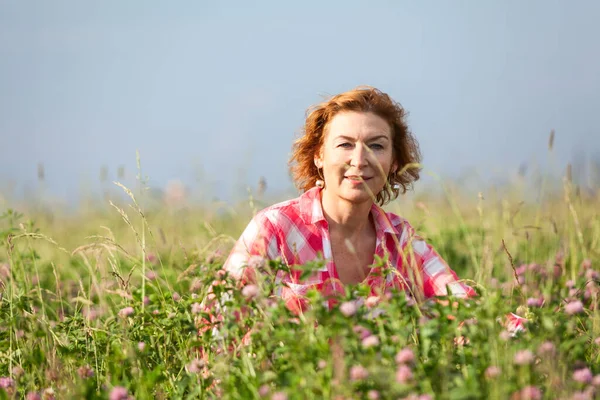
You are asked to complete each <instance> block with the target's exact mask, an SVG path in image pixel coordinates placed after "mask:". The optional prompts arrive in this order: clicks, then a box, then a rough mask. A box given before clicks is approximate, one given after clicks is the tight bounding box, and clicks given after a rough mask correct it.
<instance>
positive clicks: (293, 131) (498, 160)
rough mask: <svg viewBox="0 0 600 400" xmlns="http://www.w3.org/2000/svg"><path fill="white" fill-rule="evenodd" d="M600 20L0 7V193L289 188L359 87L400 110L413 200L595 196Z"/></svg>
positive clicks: (450, 10)
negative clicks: (411, 155) (294, 148)
mask: <svg viewBox="0 0 600 400" xmlns="http://www.w3.org/2000/svg"><path fill="white" fill-rule="evenodd" d="M599 20H600V3H599V2H597V1H592V0H589V1H584V0H581V1H577V2H566V1H548V0H544V1H534V0H531V1H527V2H523V1H502V2H500V1H496V2H492V1H488V2H474V1H452V2H443V1H374V2H369V3H367V2H364V1H346V0H344V1H331V2H320V1H319V2H317V1H302V2H275V1H263V2H254V3H253V4H250V3H248V2H239V1H238V2H227V3H219V2H199V1H177V2H148V1H141V0H140V1H127V2H123V1H111V0H105V1H102V2H80V1H52V2H47V1H29V2H21V1H8V0H5V1H0V139H1V140H0V200H4V202H8V203H9V204H11V203H19V202H21V201H30V200H32V199H40V198H44V199H47V201H52V202H54V203H56V204H62V205H65V206H74V205H75V206H76V205H78V204H80V203H81V202H82V201H83V200H84V199H88V200H89V199H100V201H102V199H103V198H105V197H106V196H107V195H109V196H110V195H112V194H111V193H113V192H114V193H121V194H122V190H121V189H119V188H117V187H116V186H115V185H114V184H113V183H112V181H115V180H117V181H121V182H123V183H124V184H125V185H128V186H132V185H135V184H136V182H137V181H139V180H138V179H137V178H136V177H138V176H141V178H143V179H144V180H146V179H147V180H146V184H147V185H148V186H149V187H151V188H152V190H151V195H152V196H155V197H156V198H161V199H164V200H165V201H171V202H177V201H180V200H181V199H194V200H211V201H212V200H215V199H218V200H221V201H224V202H235V201H236V200H238V199H242V198H244V197H247V196H248V193H249V190H250V192H253V193H255V194H256V193H258V194H261V193H262V194H265V193H266V194H270V195H271V196H273V197H281V198H282V197H286V196H290V195H294V194H296V193H297V191H296V190H295V189H294V188H293V185H292V182H291V180H290V178H289V174H288V168H287V160H288V157H289V153H290V148H291V144H292V141H293V139H294V137H295V136H296V135H297V134H298V132H299V130H300V128H301V126H302V123H303V120H304V116H305V110H306V109H307V108H308V107H309V106H310V105H312V104H314V103H316V102H319V101H321V100H322V99H323V96H327V95H332V94H336V93H339V92H341V91H345V90H348V89H351V88H353V87H355V86H357V85H361V84H368V85H373V86H376V87H378V88H379V89H381V90H383V91H384V92H387V93H389V94H390V95H391V96H392V97H393V98H395V99H396V100H397V101H399V102H400V103H401V104H402V105H403V106H404V107H405V108H406V109H407V110H408V112H409V113H410V115H409V125H410V127H411V128H412V130H413V132H414V134H415V135H416V136H417V138H418V140H419V142H420V145H421V150H422V153H423V156H424V158H423V161H424V166H425V169H426V173H424V177H423V180H422V182H420V183H419V184H418V185H417V190H419V189H420V188H421V190H423V188H427V187H434V188H435V185H436V181H435V180H434V179H431V175H438V176H441V177H444V178H449V179H454V180H456V181H458V182H464V187H465V188H468V187H469V188H473V189H474V190H480V187H481V186H482V185H489V184H490V183H494V184H496V183H497V184H499V185H502V184H503V182H508V181H511V180H513V179H515V177H517V178H519V177H520V179H530V178H531V179H532V181H535V180H536V179H537V180H538V181H539V178H540V177H541V176H542V175H555V176H561V175H563V174H564V173H565V168H566V166H567V164H568V163H571V165H572V167H571V169H570V171H571V172H570V173H571V175H572V176H573V179H574V180H576V181H577V182H578V183H579V184H580V185H582V187H584V188H588V189H591V190H593V189H594V188H597V187H599V186H600V173H598V171H600V128H599V126H600V113H599V110H600V74H599V73H598V71H600V47H599V46H598V38H600V24H598V21H599ZM552 130H554V132H555V136H554V140H553V143H552V146H550V143H549V141H550V133H551V131H552ZM549 147H552V149H551V150H550V149H549ZM136 151H139V155H140V160H141V168H142V169H141V175H140V174H139V171H138V167H137V164H136ZM532 192H533V191H532Z"/></svg>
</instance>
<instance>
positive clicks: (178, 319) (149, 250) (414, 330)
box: [0, 182, 600, 399]
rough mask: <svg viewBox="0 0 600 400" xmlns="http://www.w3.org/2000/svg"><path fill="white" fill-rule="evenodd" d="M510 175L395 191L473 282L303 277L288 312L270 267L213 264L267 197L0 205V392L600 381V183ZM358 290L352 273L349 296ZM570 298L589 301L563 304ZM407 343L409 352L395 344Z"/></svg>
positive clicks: (304, 393) (400, 394)
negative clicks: (376, 295)
mask: <svg viewBox="0 0 600 400" xmlns="http://www.w3.org/2000/svg"><path fill="white" fill-rule="evenodd" d="M520 190H521V189H519V188H517V187H512V188H508V190H506V191H504V192H503V193H502V194H497V193H496V194H495V193H494V192H493V191H491V190H490V192H489V193H485V194H483V195H482V196H469V195H467V194H464V193H462V194H461V193H460V192H455V191H452V190H448V191H447V196H445V197H439V196H434V195H426V194H423V195H420V196H419V198H418V199H417V198H410V199H408V200H406V201H404V200H403V199H400V200H398V201H396V202H394V203H393V204H391V205H390V206H389V207H388V209H389V210H390V211H394V212H397V213H399V214H401V215H403V216H405V217H406V218H407V219H408V220H409V221H410V222H411V224H412V225H413V226H414V227H415V228H416V229H417V231H419V232H420V233H422V234H423V235H424V236H425V237H426V238H427V240H428V241H429V242H431V243H432V244H433V245H434V246H435V248H436V250H438V252H439V253H440V254H441V255H442V256H443V257H444V258H445V259H446V261H448V263H449V264H450V265H451V267H452V268H453V269H454V270H455V271H457V273H458V274H459V276H460V277H461V278H465V279H470V280H472V282H470V284H471V285H473V286H474V287H475V288H476V290H477V291H478V292H479V293H480V296H479V297H478V298H476V299H472V300H467V301H463V300H460V301H457V302H455V303H454V302H452V301H451V302H450V303H448V304H447V305H443V304H446V303H441V302H436V301H428V302H425V303H422V304H413V303H412V302H407V300H406V299H405V296H404V294H402V293H398V294H396V295H395V296H393V297H392V298H390V299H387V298H383V299H380V301H379V303H378V304H377V306H376V308H378V309H380V310H381V312H382V313H381V314H380V315H378V316H373V310H372V309H369V308H367V307H365V306H362V307H359V308H358V310H357V312H356V313H355V314H353V315H350V316H346V315H344V314H343V313H341V312H340V310H339V309H337V308H336V309H334V310H333V311H329V310H327V309H326V308H324V307H323V306H322V299H321V298H320V297H319V294H318V293H312V294H311V295H310V299H311V304H312V307H311V309H310V310H309V311H308V312H307V313H306V314H304V315H302V316H300V317H297V316H295V315H293V314H291V313H290V312H289V311H288V310H287V309H286V308H285V306H284V305H283V304H281V303H280V302H279V301H278V300H277V299H275V298H272V297H271V296H270V290H271V287H270V286H269V284H268V283H264V284H262V285H260V291H259V294H258V295H257V296H255V297H253V298H250V299H248V298H244V296H243V295H242V293H241V291H240V290H238V289H236V286H235V283H234V282H232V281H231V280H230V279H229V278H228V277H226V276H221V275H219V272H218V271H219V269H220V267H221V265H222V263H223V261H224V258H225V257H226V256H227V253H228V251H229V249H230V248H231V246H232V244H233V240H235V239H236V238H237V236H238V235H239V234H240V233H241V231H242V229H243V228H244V226H245V225H246V223H247V222H248V221H249V218H250V217H251V215H252V209H253V208H254V209H256V208H257V207H258V208H260V207H262V206H264V205H265V204H268V203H269V202H268V201H266V200H263V203H260V202H258V200H256V199H254V201H255V203H254V204H253V206H252V205H250V206H249V205H248V204H245V205H241V206H239V207H235V208H231V209H227V208H224V207H222V206H221V205H218V206H215V205H212V206H211V205H203V206H201V205H197V206H187V207H183V208H178V209H175V208H166V207H163V206H160V207H157V206H147V207H144V204H143V201H140V202H138V199H137V198H136V197H135V196H134V194H133V193H131V192H128V199H129V202H128V203H127V202H125V203H122V204H121V203H119V204H115V205H113V206H111V205H106V207H97V208H92V209H86V210H85V211H80V212H79V213H77V214H61V213H60V212H58V211H57V210H42V209H40V208H39V207H38V208H32V207H29V208H28V207H25V206H19V207H15V208H19V209H21V210H22V214H19V213H17V212H16V211H13V210H8V209H6V210H4V211H0V213H3V214H2V217H1V219H0V240H1V242H2V249H1V250H0V293H1V301H0V377H2V378H1V379H0V387H4V388H3V389H1V388H0V398H12V397H13V396H14V397H16V398H20V397H25V396H26V395H27V394H29V395H31V396H33V393H37V394H39V395H40V396H41V397H43V398H52V397H51V396H54V397H55V398H57V399H61V398H108V397H109V395H111V396H112V397H111V398H119V397H117V391H116V390H114V388H118V387H124V388H125V389H126V391H127V393H128V395H129V396H133V397H135V398H137V399H145V398H234V399H252V398H271V397H272V396H274V398H278V397H277V396H280V397H279V398H284V397H283V396H287V398H289V399H294V398H298V399H306V398H331V399H338V398H340V399H341V398H377V396H378V398H381V399H387V398H392V399H395V398H406V397H409V398H410V396H413V397H412V398H417V396H419V395H422V396H425V395H430V396H431V398H440V399H475V398H482V399H483V398H486V399H487V398H493V399H504V398H511V396H512V398H521V399H523V398H528V397H527V393H526V391H530V392H529V394H530V395H531V396H533V397H531V396H530V398H535V395H536V394H537V393H534V392H535V391H536V390H539V393H540V394H541V395H542V396H543V398H570V397H571V396H574V395H577V394H578V393H579V394H580V395H582V396H583V393H587V394H588V395H589V396H590V398H592V397H593V395H594V393H596V396H599V394H598V393H600V387H599V386H598V385H600V382H598V381H600V378H599V377H598V375H599V374H600V339H598V338H599V337H600V312H599V311H598V294H599V285H600V276H599V275H598V273H597V272H595V271H600V254H599V251H600V214H599V210H600V193H596V194H595V195H592V194H587V195H584V194H582V193H578V191H577V190H576V188H575V187H573V186H572V184H571V183H569V182H565V185H564V187H563V189H562V191H558V192H556V194H552V193H547V194H545V195H544V197H542V201H537V202H532V201H525V202H522V200H523V198H524V196H523V192H522V191H520ZM457 193H458V194H457ZM141 200H143V198H142V199H141ZM233 210H235V212H234V211H233ZM272 267H273V268H278V265H277V264H276V263H273V264H272ZM516 275H518V277H519V281H518V282H517V281H516V280H515V276H516ZM215 281H216V282H218V284H216V285H214V284H213V282H215ZM569 281H570V282H569ZM209 288H212V290H214V293H215V294H216V295H217V300H218V301H220V302H221V305H222V306H224V307H226V309H227V312H225V313H224V314H223V320H222V321H221V322H220V324H219V330H218V334H217V335H213V331H212V330H211V329H204V327H206V324H205V321H204V320H205V319H206V318H208V315H206V314H204V313H203V312H202V310H200V308H199V306H198V303H200V302H202V300H204V298H205V296H206V295H207V293H208V290H209ZM227 292H229V294H230V296H222V294H224V293H227ZM365 293H367V291H366V289H365V288H364V287H361V286H355V287H349V288H348V290H347V293H346V298H344V299H341V301H342V302H344V301H350V300H352V299H354V298H357V297H360V296H364V294H365ZM533 299H542V300H543V305H542V306H541V307H537V306H535V304H534V303H535V301H534V300H533ZM576 301H581V304H582V306H583V310H582V311H581V312H577V313H569V312H567V311H569V310H571V308H572V307H574V305H573V304H574V303H575V302H576ZM569 303H571V304H570V305H569V306H568V307H566V306H567V305H568V304H569ZM127 307H132V309H133V311H132V313H131V314H130V315H126V314H128V313H127V312H125V311H123V310H124V309H126V308H127ZM242 308H243V310H244V312H242V313H240V312H236V311H239V310H241V309H242ZM510 312H514V313H517V314H519V315H521V316H523V317H527V318H528V319H529V322H528V323H527V330H526V331H525V332H519V333H517V334H516V335H515V336H511V335H508V334H507V331H506V329H505V327H504V326H503V322H504V317H505V316H506V314H507V313H510ZM203 321H204V322H203ZM249 331H251V332H252V334H251V343H250V344H246V345H244V344H242V337H243V336H244V335H245V334H246V333H247V332H249ZM365 337H369V338H368V339H367V340H366V342H364V341H363V338H365ZM457 338H460V339H457ZM465 341H466V342H465ZM142 343H143V344H142ZM548 343H551V345H550V344H548ZM365 345H366V346H365ZM542 345H543V346H542ZM540 346H542V347H540ZM402 349H410V350H411V351H412V353H413V354H414V361H413V362H407V363H404V364H399V363H398V362H397V361H396V360H395V358H396V355H397V353H398V352H399V351H401V350H402ZM522 351H529V352H531V354H530V353H527V352H525V353H523V352H522ZM519 352H521V353H519ZM404 354H406V351H405V353H404ZM515 356H516V357H517V361H519V358H521V359H524V360H525V362H524V363H522V365H519V363H515ZM529 356H532V357H529ZM529 358H531V360H529ZM586 368H588V369H589V370H590V371H589V372H590V373H591V375H592V376H595V377H596V378H595V380H594V382H591V381H587V377H586V376H585V374H586V373H587V372H586V370H585V369H586ZM498 371H500V372H499V373H497V372H498ZM576 371H577V372H576ZM574 373H575V375H574ZM575 378H576V379H575ZM594 384H596V386H594ZM531 387H534V388H531ZM52 393H53V394H52ZM111 393H112V394H111ZM44 396H45V397H44ZM519 396H520V397H519ZM30 398H34V397H30ZM422 398H425V397H422Z"/></svg>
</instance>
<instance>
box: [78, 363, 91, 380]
mask: <svg viewBox="0 0 600 400" xmlns="http://www.w3.org/2000/svg"><path fill="white" fill-rule="evenodd" d="M77 375H79V377H80V378H81V379H88V378H91V377H93V376H94V370H93V369H92V368H91V367H90V366H89V365H84V366H82V367H79V368H78V369H77Z"/></svg>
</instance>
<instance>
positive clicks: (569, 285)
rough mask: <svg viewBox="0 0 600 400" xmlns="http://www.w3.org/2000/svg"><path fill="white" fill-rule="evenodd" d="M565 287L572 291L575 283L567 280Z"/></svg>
mask: <svg viewBox="0 0 600 400" xmlns="http://www.w3.org/2000/svg"><path fill="white" fill-rule="evenodd" d="M565 286H566V287H568V288H569V289H573V288H574V287H575V281H574V280H571V279H569V280H568V281H567V282H566V283H565Z"/></svg>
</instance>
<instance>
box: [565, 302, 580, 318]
mask: <svg viewBox="0 0 600 400" xmlns="http://www.w3.org/2000/svg"><path fill="white" fill-rule="evenodd" d="M565 312H566V313H567V314H569V315H573V314H578V313H580V312H583V303H582V302H581V301H579V300H577V301H571V302H570V303H567V305H566V306H565Z"/></svg>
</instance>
